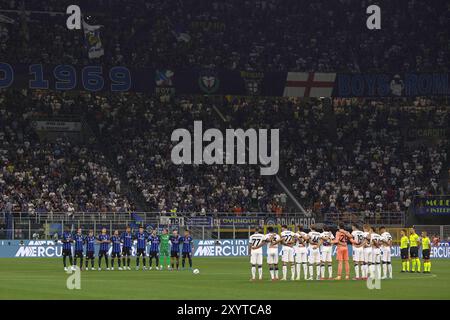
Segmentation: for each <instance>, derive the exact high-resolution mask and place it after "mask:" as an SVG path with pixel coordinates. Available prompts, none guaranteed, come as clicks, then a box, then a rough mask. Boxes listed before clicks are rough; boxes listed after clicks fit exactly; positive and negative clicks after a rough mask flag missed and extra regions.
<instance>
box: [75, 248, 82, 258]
mask: <svg viewBox="0 0 450 320" xmlns="http://www.w3.org/2000/svg"><path fill="white" fill-rule="evenodd" d="M75 257H77V258H83V250H76V251H75Z"/></svg>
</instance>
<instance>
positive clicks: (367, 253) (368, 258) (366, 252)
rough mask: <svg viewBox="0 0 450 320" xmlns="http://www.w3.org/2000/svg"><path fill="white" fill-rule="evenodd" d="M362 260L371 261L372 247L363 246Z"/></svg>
mask: <svg viewBox="0 0 450 320" xmlns="http://www.w3.org/2000/svg"><path fill="white" fill-rule="evenodd" d="M364 262H365V263H369V262H370V263H371V262H372V248H371V247H368V248H364Z"/></svg>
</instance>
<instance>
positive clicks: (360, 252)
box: [353, 247, 364, 262]
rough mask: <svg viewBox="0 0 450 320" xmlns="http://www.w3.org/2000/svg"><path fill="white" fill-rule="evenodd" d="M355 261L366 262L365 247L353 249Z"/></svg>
mask: <svg viewBox="0 0 450 320" xmlns="http://www.w3.org/2000/svg"><path fill="white" fill-rule="evenodd" d="M353 261H354V262H363V261H364V248H363V247H359V248H356V247H353Z"/></svg>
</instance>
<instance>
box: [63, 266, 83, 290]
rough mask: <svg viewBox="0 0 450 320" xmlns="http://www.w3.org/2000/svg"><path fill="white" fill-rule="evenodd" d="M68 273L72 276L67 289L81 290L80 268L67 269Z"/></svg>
mask: <svg viewBox="0 0 450 320" xmlns="http://www.w3.org/2000/svg"><path fill="white" fill-rule="evenodd" d="M66 273H68V274H70V276H69V277H68V278H67V280H66V287H67V289H69V290H73V289H77V290H80V289H81V270H80V267H78V266H75V267H70V268H68V269H67V271H66Z"/></svg>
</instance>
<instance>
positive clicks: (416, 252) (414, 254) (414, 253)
mask: <svg viewBox="0 0 450 320" xmlns="http://www.w3.org/2000/svg"><path fill="white" fill-rule="evenodd" d="M409 255H410V256H411V258H418V257H419V248H418V247H411V248H409Z"/></svg>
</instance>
